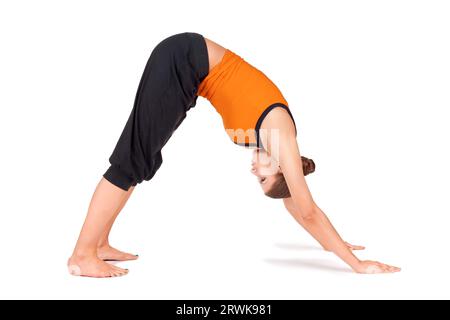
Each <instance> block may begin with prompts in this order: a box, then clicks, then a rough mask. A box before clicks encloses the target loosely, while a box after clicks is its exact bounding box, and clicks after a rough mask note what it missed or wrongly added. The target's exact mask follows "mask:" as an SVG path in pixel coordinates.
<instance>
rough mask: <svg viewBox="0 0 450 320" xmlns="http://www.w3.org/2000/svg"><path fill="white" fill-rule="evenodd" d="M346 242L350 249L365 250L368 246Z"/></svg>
mask: <svg viewBox="0 0 450 320" xmlns="http://www.w3.org/2000/svg"><path fill="white" fill-rule="evenodd" d="M345 244H346V245H347V247H348V248H349V249H350V250H355V251H357V250H364V249H365V248H366V247H364V246H357V245H354V244H350V243H348V242H345Z"/></svg>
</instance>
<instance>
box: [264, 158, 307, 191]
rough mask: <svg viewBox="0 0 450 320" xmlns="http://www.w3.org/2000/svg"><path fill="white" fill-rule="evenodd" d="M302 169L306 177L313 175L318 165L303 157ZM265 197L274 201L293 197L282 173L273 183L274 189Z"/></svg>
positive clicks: (277, 175)
mask: <svg viewBox="0 0 450 320" xmlns="http://www.w3.org/2000/svg"><path fill="white" fill-rule="evenodd" d="M302 167H303V174H304V175H305V176H307V175H308V174H310V173H313V172H314V171H315V170H316V164H315V163H314V161H313V160H312V159H308V158H306V157H303V156H302ZM265 195H266V196H268V197H270V198H273V199H282V198H289V197H290V196H291V193H290V192H289V188H288V186H287V183H286V179H284V175H283V174H282V173H281V172H278V173H277V174H276V175H275V182H274V183H273V185H272V187H271V188H270V189H269V190H268V191H267V192H266V193H265Z"/></svg>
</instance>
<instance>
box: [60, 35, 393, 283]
mask: <svg viewBox="0 0 450 320" xmlns="http://www.w3.org/2000/svg"><path fill="white" fill-rule="evenodd" d="M198 95H200V96H203V97H205V98H207V99H208V100H209V101H210V102H211V104H212V105H213V106H214V107H215V109H216V111H217V112H218V113H219V114H220V115H221V116H222V119H223V124H224V127H225V129H226V132H227V134H228V135H229V136H230V138H231V140H232V141H233V142H234V143H236V144H238V145H243V146H246V147H255V148H256V149H255V152H254V156H253V162H252V169H251V171H252V173H253V174H254V175H256V176H257V177H258V182H259V184H260V185H261V187H262V189H263V191H264V193H265V194H266V195H267V196H269V197H272V198H277V199H283V202H284V204H285V206H286V209H287V210H288V211H289V212H290V213H291V214H292V215H293V217H294V218H295V219H296V220H297V221H298V223H300V224H301V225H302V226H303V227H304V228H305V229H306V230H307V231H308V232H309V233H310V234H311V235H312V236H313V237H314V238H315V239H316V240H317V241H318V242H319V243H320V244H321V245H322V246H323V247H324V249H326V250H330V251H332V252H334V253H335V254H336V255H337V256H338V257H340V258H341V259H342V260H343V261H344V262H346V263H347V264H348V265H349V266H350V267H351V268H352V269H353V270H354V271H355V272H358V273H381V272H397V271H400V269H399V268H396V267H393V266H389V265H386V264H383V263H379V262H375V261H360V260H359V259H358V258H356V257H355V256H354V255H353V253H352V250H358V249H363V247H359V246H353V245H350V244H348V243H346V242H344V241H343V240H342V239H341V238H340V236H339V235H338V233H337V232H336V230H335V229H334V228H333V226H332V225H331V223H330V221H329V220H328V219H327V217H326V215H325V214H324V213H323V212H322V210H320V208H319V207H318V206H317V205H316V204H315V202H314V200H313V198H312V196H311V194H310V191H309V189H308V186H307V185H306V181H305V178H304V176H305V175H307V174H309V173H311V172H313V171H314V167H315V166H314V162H313V161H312V160H310V159H307V158H304V157H301V156H300V152H299V148H298V145H297V141H296V135H297V131H296V126H295V121H294V118H293V117H292V114H291V112H290V110H289V107H288V103H287V101H286V100H285V99H284V97H283V95H282V94H281V92H280V91H279V90H278V88H277V87H276V86H275V84H274V83H272V82H271V81H270V80H269V79H268V78H267V77H266V76H265V75H264V74H263V73H262V72H261V71H259V70H258V69H256V68H254V67H253V66H251V65H250V64H248V63H247V62H246V61H245V60H244V59H242V58H241V57H240V56H238V55H237V54H235V53H234V52H232V51H230V50H228V49H225V48H223V47H222V46H220V45H218V44H217V43H214V42H213V41H211V40H209V39H206V38H204V37H203V36H202V35H200V34H197V33H189V32H185V33H180V34H176V35H173V36H171V37H168V38H166V39H164V40H163V41H161V42H160V43H159V44H158V45H157V46H156V47H155V49H154V50H153V51H152V53H151V55H150V58H149V60H148V62H147V65H146V67H145V70H144V73H143V75H142V78H141V81H140V83H139V87H138V90H137V94H136V98H135V101H134V106H133V110H132V112H131V115H130V117H129V119H128V121H127V123H126V125H125V128H124V130H123V132H122V134H121V136H120V138H119V140H118V142H117V145H116V147H115V149H114V151H113V153H112V155H111V157H110V158H109V161H110V163H111V166H110V167H109V168H108V170H107V171H106V172H105V173H104V175H103V177H102V179H101V180H100V182H99V184H98V185H97V188H96V190H95V192H94V194H93V197H92V200H91V203H90V205H89V209H88V214H87V217H86V220H85V223H84V225H83V228H82V230H81V233H80V236H79V239H78V242H77V244H76V247H75V249H74V252H73V254H72V257H71V258H70V259H69V261H68V267H69V272H70V273H71V274H73V275H79V276H88V277H99V278H103V277H115V276H122V275H125V274H127V273H128V270H127V269H122V268H119V267H117V266H113V265H110V264H108V263H107V262H105V261H111V260H114V261H125V260H135V259H137V258H138V257H137V256H134V255H131V254H127V253H124V252H121V251H119V250H117V249H114V248H113V247H111V246H110V244H109V241H108V237H109V233H110V231H111V227H112V225H113V223H114V221H115V219H116V218H117V215H118V214H119V212H120V211H121V210H122V208H123V207H124V205H125V203H126V202H127V200H128V198H129V197H130V195H131V193H132V192H133V189H134V187H135V186H136V185H137V184H139V183H141V182H142V181H144V180H146V181H148V180H150V179H151V178H152V177H153V176H154V174H155V173H156V171H157V170H158V169H159V167H160V166H161V164H162V153H161V150H162V148H163V147H164V145H165V144H166V142H167V141H168V140H169V138H170V137H171V135H172V133H173V132H174V131H175V130H176V129H177V128H178V126H179V125H180V124H181V122H182V121H183V120H184V119H185V117H186V112H187V111H188V110H189V109H191V108H192V107H194V106H195V104H196V101H197V97H198Z"/></svg>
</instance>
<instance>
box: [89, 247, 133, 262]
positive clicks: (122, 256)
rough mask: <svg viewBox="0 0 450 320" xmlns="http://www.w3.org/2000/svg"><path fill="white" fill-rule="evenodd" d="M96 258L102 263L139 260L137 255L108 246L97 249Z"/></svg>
mask: <svg viewBox="0 0 450 320" xmlns="http://www.w3.org/2000/svg"><path fill="white" fill-rule="evenodd" d="M97 256H98V257H99V258H100V259H101V260H103V261H130V260H137V259H138V258H139V256H138V255H134V254H131V253H125V252H122V251H120V250H117V249H115V248H113V247H111V246H110V245H106V246H102V247H99V248H97Z"/></svg>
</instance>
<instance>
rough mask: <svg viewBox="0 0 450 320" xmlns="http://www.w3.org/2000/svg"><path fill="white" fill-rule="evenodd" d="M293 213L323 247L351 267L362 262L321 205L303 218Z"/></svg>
mask: <svg viewBox="0 0 450 320" xmlns="http://www.w3.org/2000/svg"><path fill="white" fill-rule="evenodd" d="M292 215H293V217H294V218H295V219H296V220H297V222H298V223H299V224H301V225H302V226H303V228H305V230H306V231H307V232H308V233H309V234H310V235H311V236H312V237H313V238H314V239H316V240H317V241H318V242H319V243H320V244H321V245H322V247H324V248H325V249H326V250H330V251H332V252H334V253H335V254H336V255H337V256H338V257H339V258H341V259H342V260H343V261H344V262H346V263H347V264H348V265H349V266H350V267H352V268H354V267H355V266H356V265H357V264H358V263H359V262H360V261H359V259H358V258H357V257H356V256H355V255H354V254H353V253H352V251H351V250H350V249H349V248H348V246H347V245H346V243H345V242H344V241H343V240H342V238H341V237H340V236H339V233H338V232H337V231H336V229H335V228H334V227H333V225H332V224H331V222H330V220H329V219H328V217H327V216H326V215H325V213H324V212H323V211H322V210H321V209H320V208H319V207H317V206H314V212H313V213H311V214H310V215H308V216H307V218H303V217H302V215H301V214H300V213H297V212H296V213H293V214H292Z"/></svg>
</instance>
